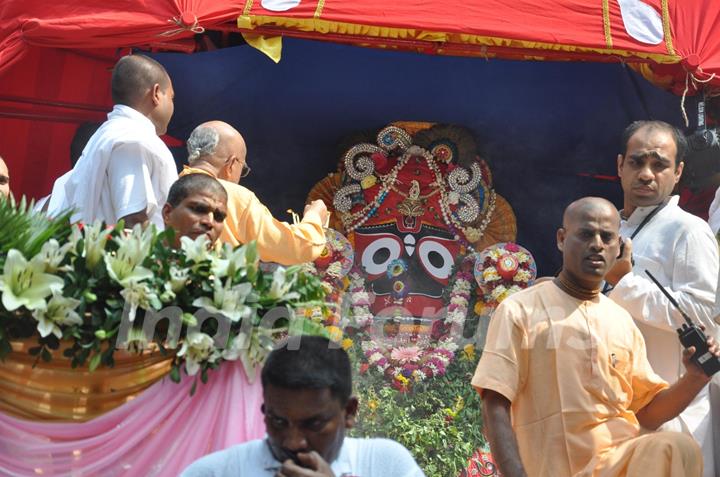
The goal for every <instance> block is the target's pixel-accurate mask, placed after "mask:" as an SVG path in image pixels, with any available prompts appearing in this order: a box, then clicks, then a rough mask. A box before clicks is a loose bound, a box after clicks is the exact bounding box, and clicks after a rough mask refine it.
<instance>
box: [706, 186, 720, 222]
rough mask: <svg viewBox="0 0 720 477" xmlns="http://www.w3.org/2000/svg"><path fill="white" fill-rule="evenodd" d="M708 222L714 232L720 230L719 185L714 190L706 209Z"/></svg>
mask: <svg viewBox="0 0 720 477" xmlns="http://www.w3.org/2000/svg"><path fill="white" fill-rule="evenodd" d="M708 224H709V225H710V230H712V231H713V233H714V234H717V233H718V232H720V187H718V189H717V190H716V191H715V198H714V199H713V201H712V203H711V204H710V209H709V210H708Z"/></svg>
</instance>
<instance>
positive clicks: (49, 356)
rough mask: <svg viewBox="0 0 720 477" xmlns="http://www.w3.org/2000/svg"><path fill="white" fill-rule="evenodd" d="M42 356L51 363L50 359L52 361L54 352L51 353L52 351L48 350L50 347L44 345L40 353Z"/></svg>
mask: <svg viewBox="0 0 720 477" xmlns="http://www.w3.org/2000/svg"><path fill="white" fill-rule="evenodd" d="M40 357H41V358H42V360H43V361H45V362H46V363H49V362H50V361H52V354H50V351H48V349H47V348H45V347H43V349H42V353H41V354H40Z"/></svg>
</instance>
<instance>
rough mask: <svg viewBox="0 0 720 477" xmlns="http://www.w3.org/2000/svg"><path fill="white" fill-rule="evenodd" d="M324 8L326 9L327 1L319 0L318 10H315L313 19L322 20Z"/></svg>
mask: <svg viewBox="0 0 720 477" xmlns="http://www.w3.org/2000/svg"><path fill="white" fill-rule="evenodd" d="M323 8H325V0H318V4H317V8H316V9H315V15H313V18H320V15H322V11H323Z"/></svg>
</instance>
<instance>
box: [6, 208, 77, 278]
mask: <svg viewBox="0 0 720 477" xmlns="http://www.w3.org/2000/svg"><path fill="white" fill-rule="evenodd" d="M33 206H34V202H33V201H30V202H28V201H27V200H26V198H25V196H23V197H22V198H21V199H20V202H19V203H17V202H15V199H13V198H11V199H10V200H4V199H0V224H2V225H1V226H0V266H2V265H3V264H4V263H5V256H6V255H7V253H8V251H9V250H10V249H13V248H14V249H16V250H19V251H20V252H22V254H23V255H24V256H26V257H32V256H34V255H36V254H37V253H38V252H39V251H40V249H41V248H42V246H43V244H44V243H45V242H47V241H48V240H50V239H53V238H54V239H56V240H58V241H63V240H65V239H66V238H67V237H68V235H70V227H69V226H68V224H69V221H70V215H71V212H67V213H65V214H63V215H61V216H59V217H57V218H55V219H49V218H48V217H47V216H46V215H45V214H44V213H41V212H34V211H33V210H32V208H33Z"/></svg>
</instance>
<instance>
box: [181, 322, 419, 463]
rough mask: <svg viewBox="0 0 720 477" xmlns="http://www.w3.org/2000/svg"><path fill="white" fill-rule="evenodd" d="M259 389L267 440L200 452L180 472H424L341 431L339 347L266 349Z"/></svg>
mask: <svg viewBox="0 0 720 477" xmlns="http://www.w3.org/2000/svg"><path fill="white" fill-rule="evenodd" d="M262 387H263V405H262V412H263V414H264V415H265V424H266V426H267V438H265V439H259V440H255V441H250V442H247V443H245V444H240V445H237V446H234V447H230V448H228V449H225V450H223V451H220V452H215V453H214V454H210V455H208V456H205V457H203V458H202V459H200V460H198V461H196V462H195V463H193V464H192V465H190V467H188V468H187V469H185V471H184V472H183V473H182V474H181V477H424V474H423V471H422V470H420V467H419V466H418V465H417V463H416V462H415V460H414V459H413V457H412V455H410V452H408V450H407V449H405V448H404V447H403V446H402V445H400V444H398V443H397V442H395V441H391V440H389V439H356V438H351V437H346V436H345V434H346V432H347V430H348V429H350V428H351V427H353V426H354V424H355V415H356V414H357V409H358V400H357V398H356V397H355V396H353V394H352V368H351V366H350V358H349V357H348V355H347V353H346V352H345V350H343V349H342V348H341V347H340V346H339V345H337V344H335V343H331V342H330V341H329V340H328V339H326V338H322V337H319V336H303V337H302V338H301V340H300V346H299V348H298V349H289V348H288V347H287V346H283V347H281V348H278V349H276V350H274V351H273V352H272V353H270V355H269V356H268V359H267V361H266V362H265V365H264V366H263V370H262ZM231 405H232V404H231ZM231 425H232V424H231Z"/></svg>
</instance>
